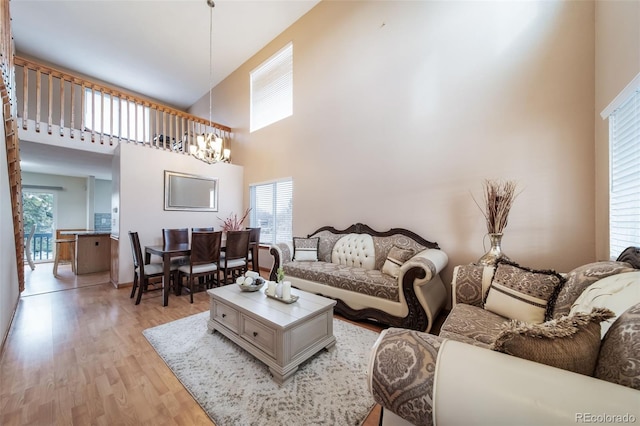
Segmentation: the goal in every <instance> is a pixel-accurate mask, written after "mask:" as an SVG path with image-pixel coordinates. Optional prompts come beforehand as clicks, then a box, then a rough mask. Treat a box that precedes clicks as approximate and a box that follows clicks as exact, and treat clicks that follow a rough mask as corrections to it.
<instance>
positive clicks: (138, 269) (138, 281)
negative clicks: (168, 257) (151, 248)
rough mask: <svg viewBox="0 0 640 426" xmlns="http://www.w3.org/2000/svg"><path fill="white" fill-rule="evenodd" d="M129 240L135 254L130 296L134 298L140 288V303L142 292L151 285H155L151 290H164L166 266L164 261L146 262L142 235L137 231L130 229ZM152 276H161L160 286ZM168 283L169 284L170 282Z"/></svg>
mask: <svg viewBox="0 0 640 426" xmlns="http://www.w3.org/2000/svg"><path fill="white" fill-rule="evenodd" d="M129 240H130V241H131V254H132V255H133V288H132V289H131V296H129V298H133V296H134V295H135V294H136V290H138V296H137V297H136V305H139V304H140V300H141V299H142V293H146V292H147V291H149V285H152V286H153V287H154V288H153V289H151V291H155V290H162V288H163V286H164V285H165V283H163V281H162V276H163V275H164V267H163V264H162V263H147V264H146V265H145V264H144V258H143V257H142V249H141V248H140V237H139V236H138V233H137V232H131V231H129ZM151 278H159V279H160V280H159V281H160V283H161V285H160V287H156V282H155V281H154V282H151ZM166 285H168V283H167V284H166Z"/></svg>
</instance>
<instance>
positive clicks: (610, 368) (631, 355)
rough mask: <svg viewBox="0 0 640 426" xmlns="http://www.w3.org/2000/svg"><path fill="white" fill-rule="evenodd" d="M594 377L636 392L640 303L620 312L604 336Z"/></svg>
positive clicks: (639, 373)
mask: <svg viewBox="0 0 640 426" xmlns="http://www.w3.org/2000/svg"><path fill="white" fill-rule="evenodd" d="M594 376H595V377H597V378H598V379H602V380H606V381H608V382H612V383H617V384H619V385H622V386H627V387H630V388H634V389H638V390H640V303H637V304H635V305H633V306H632V307H630V308H629V309H627V310H626V311H624V313H623V314H622V315H620V316H619V317H618V319H617V320H615V322H614V323H613V325H612V326H611V327H610V328H609V330H608V331H607V334H605V335H604V339H602V345H601V346H600V356H599V357H598V364H597V365H596V371H595V372H594Z"/></svg>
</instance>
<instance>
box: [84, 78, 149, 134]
mask: <svg viewBox="0 0 640 426" xmlns="http://www.w3.org/2000/svg"><path fill="white" fill-rule="evenodd" d="M84 100H85V103H84V122H85V128H87V129H88V130H93V131H95V132H97V133H102V134H105V135H111V136H116V137H122V138H125V139H133V140H137V141H139V142H146V141H145V139H148V138H149V108H148V107H145V106H142V105H136V104H135V102H132V101H126V100H124V99H120V98H113V102H114V103H113V107H112V105H111V102H112V97H111V95H109V94H106V93H102V92H96V91H93V90H91V89H85V91H84ZM103 110H104V114H103V112H102V111H103ZM112 112H113V117H111V113H112ZM121 122H122V125H120V123H121Z"/></svg>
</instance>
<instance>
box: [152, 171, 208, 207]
mask: <svg viewBox="0 0 640 426" xmlns="http://www.w3.org/2000/svg"><path fill="white" fill-rule="evenodd" d="M178 178H181V179H186V182H187V183H188V182H189V180H193V181H194V183H198V182H200V181H207V182H213V191H214V195H213V206H211V205H210V200H211V195H210V193H208V194H206V195H205V197H206V200H207V201H206V203H205V202H203V203H202V204H197V205H181V204H178V203H177V202H176V200H175V197H172V192H173V191H172V187H173V186H175V183H174V182H175V179H178ZM218 192H219V191H218V178H214V177H209V176H200V175H192V174H189V173H179V172H172V171H169V170H165V171H164V209H165V210H181V211H197V212H217V211H218ZM203 198H204V197H203Z"/></svg>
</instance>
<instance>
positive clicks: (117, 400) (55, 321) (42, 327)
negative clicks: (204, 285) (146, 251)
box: [0, 266, 380, 426]
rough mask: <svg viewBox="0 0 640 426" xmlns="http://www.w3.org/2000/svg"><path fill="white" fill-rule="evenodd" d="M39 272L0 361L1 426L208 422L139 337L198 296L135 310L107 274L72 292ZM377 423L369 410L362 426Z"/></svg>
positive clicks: (203, 306) (203, 305) (78, 281)
mask: <svg viewBox="0 0 640 426" xmlns="http://www.w3.org/2000/svg"><path fill="white" fill-rule="evenodd" d="M61 270H62V267H61ZM46 271H47V270H46V267H45V266H36V270H35V271H33V272H32V273H30V276H31V280H32V281H33V285H32V286H31V287H29V282H27V286H28V288H27V290H28V292H27V293H26V294H31V295H28V296H23V297H21V299H20V301H19V305H18V309H17V312H16V315H15V318H14V320H13V325H12V327H11V329H10V331H9V335H8V336H7V341H6V343H5V347H4V350H3V353H2V358H1V359H0V425H4V426H9V425H72V424H73V425H89V424H91V425H211V424H212V422H211V420H210V419H209V417H208V416H207V415H206V414H205V412H204V411H203V410H202V408H200V406H199V405H198V404H197V403H196V402H195V400H194V399H193V398H192V397H191V395H190V394H189V393H188V392H187V390H186V389H185V388H184V387H183V386H182V384H181V383H180V382H179V381H178V380H177V379H176V377H175V376H174V375H173V373H172V372H171V370H169V368H168V367H167V366H166V365H165V364H164V362H163V361H162V359H161V358H160V357H159V356H158V355H157V354H156V352H155V351H154V350H153V348H152V347H151V345H149V343H148V342H147V340H146V339H145V338H144V336H143V335H142V330H144V329H146V328H149V327H153V326H156V325H159V324H163V323H166V322H170V321H173V320H176V319H179V318H183V317H186V316H189V315H193V314H196V313H198V312H202V311H206V310H208V309H209V300H208V297H207V294H206V293H205V292H200V293H196V294H194V303H193V304H190V303H189V298H188V297H185V296H182V297H176V296H174V295H171V296H170V298H169V306H167V307H164V308H163V307H162V306H161V305H162V300H161V293H160V292H153V293H149V294H145V295H143V299H142V302H141V303H140V305H138V306H135V305H134V304H133V302H132V300H131V299H129V293H130V291H131V288H123V289H115V288H113V286H112V285H111V284H110V283H109V282H108V274H102V277H101V278H100V277H99V275H100V274H93V275H90V276H86V277H82V276H80V277H74V279H73V282H74V283H73V285H70V284H69V282H70V281H71V279H70V278H69V279H67V280H66V281H67V282H66V283H65V279H66V278H65V275H64V274H63V278H62V279H61V280H56V279H55V278H54V277H53V274H52V273H51V272H49V273H48V274H46ZM49 271H50V268H49ZM37 273H41V275H40V274H37ZM96 281H98V282H96ZM100 281H101V282H100ZM366 326H367V327H368V328H372V329H377V330H379V328H377V327H376V326H373V325H366ZM379 416H380V409H379V407H378V406H376V407H375V408H374V410H373V411H372V413H371V414H370V415H369V417H368V418H367V420H366V423H365V425H367V426H374V425H377V424H378V419H379Z"/></svg>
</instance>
